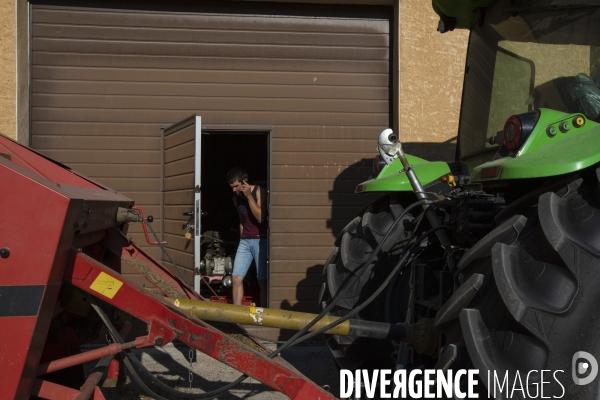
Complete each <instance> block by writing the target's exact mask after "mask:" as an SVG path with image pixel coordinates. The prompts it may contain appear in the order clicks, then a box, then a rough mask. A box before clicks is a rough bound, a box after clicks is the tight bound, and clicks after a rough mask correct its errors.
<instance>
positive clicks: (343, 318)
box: [277, 226, 444, 351]
mask: <svg viewBox="0 0 600 400" xmlns="http://www.w3.org/2000/svg"><path fill="white" fill-rule="evenodd" d="M439 229H444V227H443V226H438V227H437V228H431V229H429V230H428V231H427V232H425V233H424V234H423V235H421V236H420V237H419V239H417V241H416V242H415V243H414V244H413V246H412V247H411V248H410V249H409V250H408V251H405V252H404V256H403V257H402V259H401V260H400V261H399V262H398V264H396V266H395V267H394V269H393V270H392V272H391V273H390V274H389V275H388V276H387V278H386V279H385V281H384V282H383V283H382V284H381V285H380V286H379V288H378V289H377V290H376V291H375V292H374V293H373V294H372V295H371V296H370V297H369V298H368V299H366V300H365V301H364V302H363V303H361V305H359V306H358V307H355V308H353V309H352V310H351V311H350V312H348V314H346V315H344V316H343V317H341V318H340V319H338V320H337V321H334V322H332V323H331V324H329V325H326V326H324V327H322V328H320V329H318V330H316V331H313V332H310V333H309V334H307V335H305V336H302V337H301V338H299V339H297V340H295V341H294V342H293V343H292V344H290V346H293V345H296V344H298V343H300V342H303V341H305V340H308V339H310V338H312V337H314V336H317V335H320V334H321V333H323V332H325V331H328V330H329V329H331V328H333V327H334V326H335V325H338V324H341V323H343V322H344V321H346V320H348V319H350V317H352V316H353V315H354V314H356V313H358V312H360V311H362V310H363V309H364V308H365V307H366V306H368V305H369V304H370V303H371V302H372V301H373V300H375V299H376V298H377V296H379V295H380V294H381V292H382V291H383V290H384V289H385V288H386V286H387V285H388V284H389V283H390V281H391V280H392V278H393V277H394V275H395V274H396V273H397V272H398V271H400V269H401V268H402V266H403V264H404V263H405V262H406V261H407V260H408V259H409V258H410V257H409V256H411V255H412V253H413V252H414V250H416V248H417V246H420V242H421V241H422V240H423V239H424V238H426V237H427V236H429V235H431V234H432V233H434V232H436V231H437V230H439ZM282 347H283V346H282ZM288 347H289V346H288ZM277 350H278V351H282V350H283V349H282V348H279V349H277Z"/></svg>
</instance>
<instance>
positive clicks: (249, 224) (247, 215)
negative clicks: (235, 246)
mask: <svg viewBox="0 0 600 400" xmlns="http://www.w3.org/2000/svg"><path fill="white" fill-rule="evenodd" d="M257 190H258V185H257V186H254V189H252V197H254V201H256V202H258V199H257V197H256V191H257ZM237 204H238V210H240V213H242V217H244V222H243V223H242V226H243V227H244V232H242V237H241V238H240V239H260V238H266V237H267V223H266V222H262V223H260V222H258V220H257V219H256V217H255V216H254V214H252V210H250V205H249V204H248V199H246V196H240V197H238V199H237Z"/></svg>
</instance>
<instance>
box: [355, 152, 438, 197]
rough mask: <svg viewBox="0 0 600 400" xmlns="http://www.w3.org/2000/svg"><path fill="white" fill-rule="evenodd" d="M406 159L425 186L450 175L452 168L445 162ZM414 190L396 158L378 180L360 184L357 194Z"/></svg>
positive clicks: (413, 158) (410, 157)
mask: <svg viewBox="0 0 600 400" xmlns="http://www.w3.org/2000/svg"><path fill="white" fill-rule="evenodd" d="M406 158H407V159H408V162H409V163H410V164H411V166H412V169H413V171H415V174H416V175H417V177H418V178H419V180H420V181H421V185H423V186H426V185H427V184H429V183H431V182H433V181H435V180H437V179H439V178H440V177H442V176H444V175H448V174H449V173H450V167H449V166H448V164H447V163H445V162H443V161H434V162H430V161H426V160H423V159H422V158H418V157H414V156H410V155H407V156H406ZM412 190H413V188H412V186H411V184H410V181H409V180H408V177H407V176H406V173H405V172H404V170H403V168H402V164H401V163H400V160H398V159H397V158H396V159H395V160H394V162H393V163H392V164H390V165H386V166H385V167H384V168H383V170H382V171H381V173H380V174H379V175H378V176H377V177H376V178H374V179H371V180H368V181H366V182H362V183H361V184H359V185H358V186H357V187H356V190H355V193H367V192H412Z"/></svg>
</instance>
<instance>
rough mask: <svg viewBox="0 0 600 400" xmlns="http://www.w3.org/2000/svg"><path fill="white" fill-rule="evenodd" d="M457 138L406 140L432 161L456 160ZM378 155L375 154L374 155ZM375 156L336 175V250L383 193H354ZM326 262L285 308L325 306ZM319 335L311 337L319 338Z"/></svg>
mask: <svg viewBox="0 0 600 400" xmlns="http://www.w3.org/2000/svg"><path fill="white" fill-rule="evenodd" d="M455 140H456V139H455V138H452V139H450V140H448V141H446V142H443V143H416V142H413V143H406V144H405V145H404V150H405V152H406V153H408V154H410V155H414V156H417V157H420V158H423V159H426V160H430V161H452V160H454V154H455V149H456V142H455ZM373 156H375V154H374V155H373ZM372 162H373V160H372V159H366V158H365V159H362V160H361V161H359V162H357V163H355V164H352V165H350V166H349V167H348V168H346V169H344V170H343V171H342V172H340V174H339V175H338V176H337V177H336V178H335V181H334V184H333V190H331V191H330V192H329V199H330V201H331V218H329V219H328V220H327V228H329V230H330V231H331V233H332V236H331V241H330V243H327V245H330V246H331V250H333V242H334V240H335V238H336V237H337V236H338V234H339V233H340V231H341V230H342V229H343V228H344V227H345V226H346V225H347V224H348V223H349V222H350V221H351V220H352V219H353V218H354V217H355V216H356V215H358V213H360V211H361V210H362V209H363V208H364V207H365V206H366V205H367V204H369V203H370V202H372V201H374V200H376V199H378V198H379V197H381V195H382V194H381V193H374V194H362V195H358V194H354V188H355V187H356V186H357V185H358V184H359V183H361V182H364V181H365V180H367V178H368V177H369V175H370V173H371V168H372V167H371V166H372ZM325 261H326V260H323V264H316V265H313V266H312V267H309V268H307V270H306V277H305V278H304V279H302V280H301V281H300V282H298V284H297V285H296V296H295V297H296V299H297V300H298V302H297V303H295V304H293V305H292V304H291V303H290V302H289V301H288V300H284V301H283V302H282V303H281V309H284V310H291V311H299V312H311V313H319V312H320V311H321V307H320V306H319V304H317V302H318V296H319V292H320V290H321V286H322V284H323V282H325V277H324V276H323V275H322V273H323V268H324V262H325ZM294 333H296V332H295V331H289V330H281V332H280V337H279V340H286V339H289V338H290V337H291V336H292V335H293V334H294ZM318 339H319V337H316V338H314V339H311V340H318Z"/></svg>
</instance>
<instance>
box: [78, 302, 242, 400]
mask: <svg viewBox="0 0 600 400" xmlns="http://www.w3.org/2000/svg"><path fill="white" fill-rule="evenodd" d="M90 304H91V305H92V307H93V308H94V310H96V312H97V313H98V316H99V317H100V319H101V320H102V322H104V324H105V325H106V328H107V329H108V332H109V333H110V335H111V336H112V338H113V340H114V341H115V342H117V343H120V344H124V343H125V341H124V340H123V338H122V337H121V335H119V333H118V332H117V330H116V329H115V327H114V326H113V324H112V323H111V322H110V320H109V319H108V316H107V315H106V313H105V312H104V310H102V308H101V307H100V306H99V305H98V303H97V302H96V299H95V298H94V297H93V296H91V297H90ZM124 353H125V356H126V359H125V361H128V362H126V363H125V366H126V367H127V369H128V370H129V372H130V374H131V378H132V379H133V380H134V381H135V383H136V384H138V385H139V386H140V388H141V389H142V390H143V391H144V393H146V394H147V395H148V396H150V397H154V398H155V399H159V400H163V397H160V396H159V395H158V394H156V393H154V392H153V391H152V389H150V388H149V387H148V386H146V384H145V383H144V382H143V381H142V380H141V378H140V377H139V375H138V374H137V372H136V371H135V369H134V368H133V366H132V365H131V363H133V364H134V365H135V366H136V367H137V368H138V369H139V370H140V372H141V373H142V374H143V375H144V376H146V377H147V378H149V379H150V380H151V381H152V383H154V384H155V385H156V386H158V387H159V388H161V389H163V390H164V391H166V392H168V393H169V394H172V395H175V396H179V397H183V398H188V399H209V398H213V397H215V396H218V395H220V394H223V393H225V392H227V391H229V389H231V388H233V387H234V386H235V385H237V384H238V383H240V382H242V381H243V380H244V379H246V378H247V377H248V376H247V375H242V376H240V377H239V378H238V379H236V380H235V381H233V382H231V383H229V384H227V385H225V386H223V387H221V388H219V389H217V390H213V391H210V392H205V393H199V394H194V393H184V392H180V391H178V390H175V389H173V388H172V387H170V386H167V385H166V384H165V383H163V382H162V381H160V380H159V379H158V378H157V377H155V376H154V375H153V374H152V373H151V372H150V371H148V370H147V369H146V367H144V365H143V364H142V363H141V362H140V360H138V358H137V357H136V356H135V354H133V353H132V352H131V350H129V349H126V350H125V351H124ZM138 381H139V382H138ZM165 400H166V399H165Z"/></svg>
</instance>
